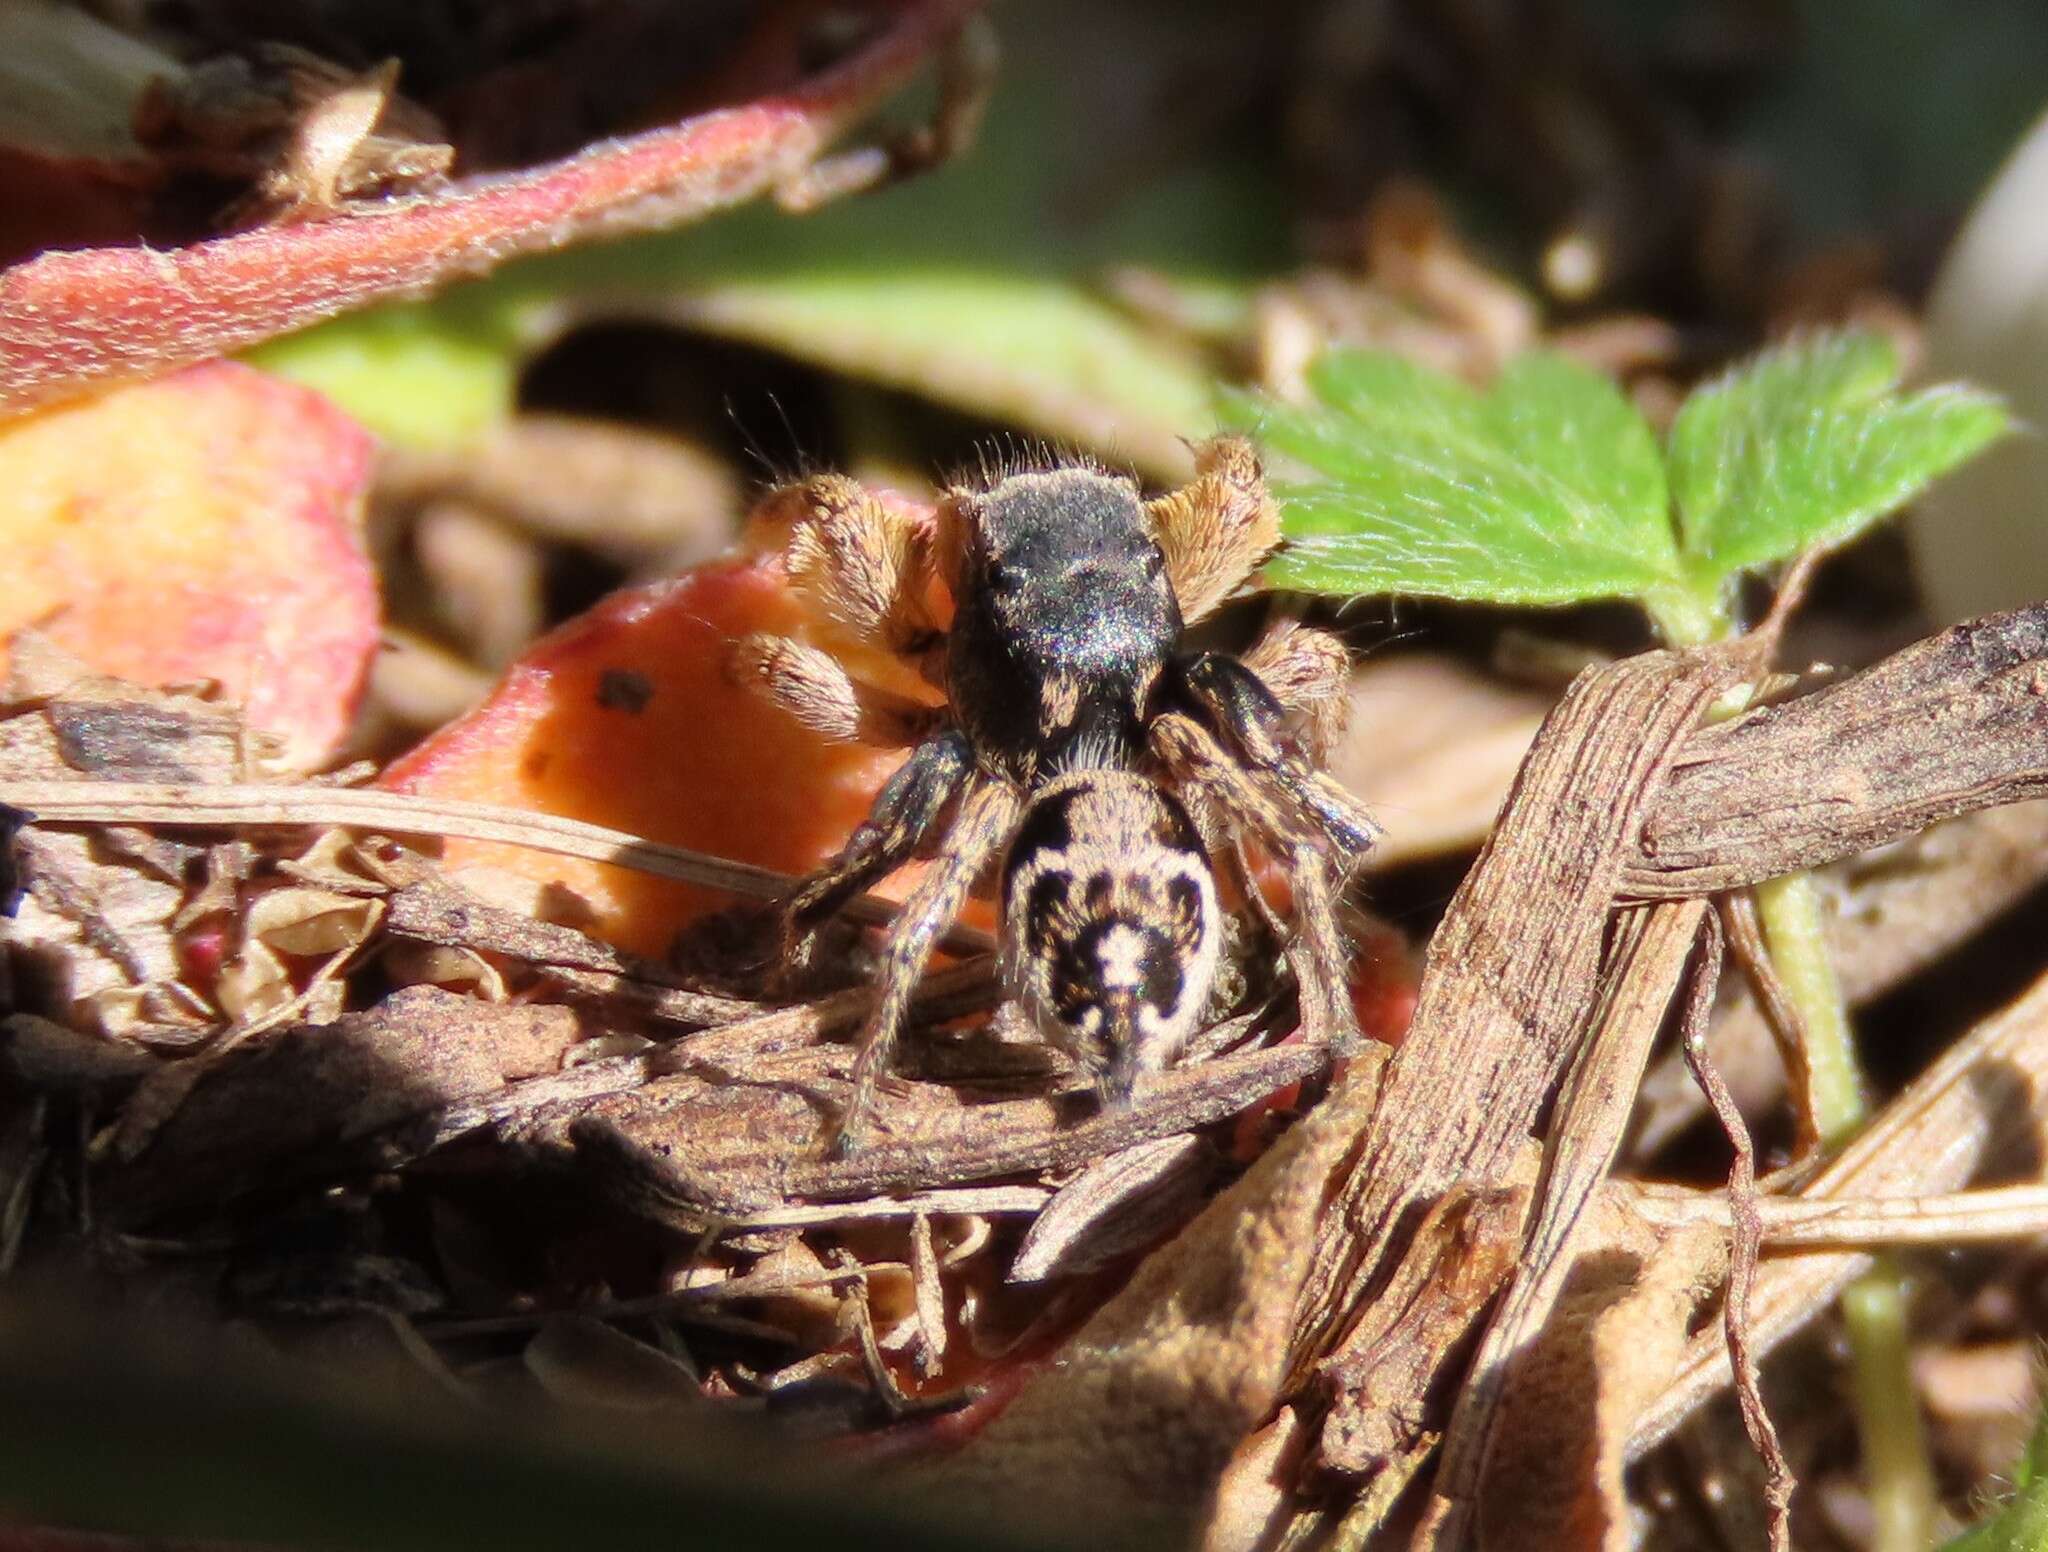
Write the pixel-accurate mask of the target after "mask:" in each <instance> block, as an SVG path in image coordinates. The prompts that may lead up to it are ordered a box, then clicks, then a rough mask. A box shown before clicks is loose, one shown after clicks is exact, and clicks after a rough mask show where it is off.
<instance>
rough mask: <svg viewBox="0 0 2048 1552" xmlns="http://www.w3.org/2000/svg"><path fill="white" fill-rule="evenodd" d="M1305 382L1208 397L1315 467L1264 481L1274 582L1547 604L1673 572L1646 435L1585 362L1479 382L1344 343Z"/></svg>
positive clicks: (1647, 590)
mask: <svg viewBox="0 0 2048 1552" xmlns="http://www.w3.org/2000/svg"><path fill="white" fill-rule="evenodd" d="M1310 386H1311V387H1312V388H1313V390H1314V391H1315V394H1316V397H1317V400H1318V403H1317V404H1316V405H1314V406H1312V407H1309V408H1295V407H1292V406H1286V405H1276V404H1273V403H1270V402H1267V401H1264V400H1259V399H1256V398H1252V397H1250V396H1247V395H1242V394H1234V395H1227V396H1226V399H1225V407H1224V413H1225V418H1226V419H1228V420H1230V421H1231V422H1232V423H1234V424H1236V425H1238V426H1240V427H1242V428H1244V429H1247V430H1250V431H1252V432H1254V433H1256V434H1257V435H1258V436H1259V437H1260V438H1261V440H1263V441H1264V442H1265V444H1266V445H1267V446H1268V447H1269V448H1271V449H1272V450H1273V451H1274V452H1276V453H1279V454H1281V455H1283V456H1284V457H1285V458H1287V459H1290V460H1292V461H1293V462H1295V463H1297V464H1300V465H1303V466H1305V467H1306V468H1307V469H1309V470H1312V471H1314V472H1315V473H1317V474H1319V475H1321V476H1322V478H1320V479H1318V480H1295V481H1288V480H1281V481H1278V482H1277V483H1276V490H1277V493H1278V495H1279V497H1280V500H1281V504H1282V507H1283V510H1284V512H1285V514H1286V524H1287V531H1288V535H1289V538H1290V539H1291V540H1292V543H1291V544H1290V545H1289V547H1288V548H1287V550H1286V551H1284V552H1283V553H1282V554H1281V556H1280V557H1279V558H1278V559H1277V560H1276V561H1275V562H1274V563H1273V565H1272V566H1271V567H1270V568H1269V573H1270V575H1271V576H1272V578H1273V580H1274V581H1275V582H1277V583H1278V584H1279V585H1281V586H1283V587H1293V588H1300V589H1303V590H1306V591H1313V592H1328V593H1343V594H1359V593H1388V592H1393V593H1420V594H1427V595H1430V596H1434V597H1440V598H1462V599H1475V600H1484V601H1488V602H1496V603H1520V604H1561V603H1571V602H1576V601H1578V600H1580V599H1587V598H1614V597H1631V596H1643V595H1648V594H1653V593H1659V592H1664V591H1668V590H1670V589H1672V588H1675V587H1677V586H1678V585H1679V584H1680V581H1681V574H1680V571H1679V564H1678V554H1677V549H1676V546H1675V544H1674V543H1673V540H1672V536H1671V528H1670V518H1669V515H1668V500H1667V497H1666V494H1665V488H1664V473H1663V467H1662V463H1661V461H1660V459H1659V457H1658V453H1657V446H1656V442H1655V440H1654V439H1653V438H1652V436H1651V434H1650V430H1649V428H1648V426H1646V425H1645V424H1644V423H1643V421H1642V418H1641V417H1640V416H1639V415H1637V414H1636V412H1635V410H1634V409H1633V408H1632V407H1631V406H1630V405H1629V403H1628V401H1627V400H1626V399H1625V398H1624V397H1623V396H1622V394H1621V392H1620V390H1619V389H1617V388H1616V387H1615V386H1614V384H1613V383H1612V382H1610V381H1609V380H1608V379H1607V378H1605V377H1603V376H1601V375H1600V374H1599V373H1597V372H1593V371H1590V370H1588V369H1586V368H1584V367H1581V366H1578V365H1576V364H1574V363H1572V362H1570V361H1567V360H1565V359H1564V358H1562V357H1557V356H1549V355H1531V356H1526V357H1523V358H1522V359H1520V360H1518V361H1517V362H1515V363H1514V364H1513V365H1512V366H1510V367H1509V369H1508V370H1507V371H1506V372H1504V373H1503V374H1502V375H1501V377H1500V379H1499V381H1498V382H1497V383H1496V384H1495V385H1494V388H1493V389H1492V391H1491V392H1489V393H1486V394H1483V395H1482V394H1479V393H1476V392H1474V391H1473V390H1472V389H1470V388H1468V387H1466V386H1465V385H1464V384H1462V383H1460V382H1457V381H1456V380H1454V379H1452V378H1449V377H1445V376H1442V375H1440V374H1438V373H1434V372H1431V371H1428V370H1427V369H1425V368H1422V367H1419V366H1417V365H1415V364H1414V363H1413V362H1410V361H1405V360H1402V359H1401V358H1399V357H1396V356H1390V355H1385V354H1377V353H1366V352H1349V351H1347V352H1337V353H1332V354H1330V355H1328V356H1326V357H1324V358H1323V359H1322V360H1321V361H1320V362H1318V363H1317V365H1316V367H1315V368H1314V369H1313V370H1312V371H1311V373H1310Z"/></svg>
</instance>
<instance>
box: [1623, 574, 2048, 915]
mask: <svg viewBox="0 0 2048 1552" xmlns="http://www.w3.org/2000/svg"><path fill="white" fill-rule="evenodd" d="M2044 794H2048V604H2035V605H2033V606H2032V607H2030V608H2026V609H2019V610H2015V611H2013V612H2012V613H2009V614H1994V615H1987V616H1986V617H1985V618H1983V619H1980V620H1972V621H1970V622H1968V623H1967V624H1963V625H1957V626H1954V627H1952V628H1950V629H1948V630H1945V631H1943V632H1942V633H1941V634H1940V635H1938V636H1931V637H1929V638H1928V639H1927V640H1925V641H1921V642H1916V643H1915V644H1914V645H1912V646H1910V647H1907V648H1905V649H1904V650H1903V651H1899V652H1895V653H1893V654H1892V655H1891V656H1890V657H1888V658H1886V659H1885V660H1884V661H1883V662H1881V663H1879V664H1877V665H1876V666H1875V667H1872V668H1868V669H1865V670H1864V671H1863V672H1862V673H1860V674H1856V675H1854V676H1853V677H1851V678H1849V679H1845V680H1843V681H1842V683H1840V684H1838V685H1834V686H1831V687H1830V688H1828V689H1824V690H1821V691H1819V692H1817V693H1816V694H1813V695H1807V696H1802V697H1800V698H1799V699H1797V700H1793V701H1787V702H1785V703H1783V704H1781V705H1776V706H1765V707H1762V708H1760V709H1759V710H1756V711H1752V712H1750V713H1749V714H1748V715H1747V716H1743V717H1739V718H1737V719H1735V720H1734V721H1732V722H1724V723H1721V724H1718V725H1716V726H1714V727H1705V728H1701V729H1700V730H1699V731H1698V732H1696V733H1694V734H1693V736H1692V737H1691V738H1690V739H1688V740H1687V741H1686V747H1685V752H1684V754H1683V755H1682V756H1681V757H1680V759H1679V761H1678V763H1677V764H1676V766H1675V767H1674V768H1673V770H1672V772H1671V776H1670V781H1669V784H1668V786H1667V787H1666V789H1665V792H1664V795H1663V797H1662V798H1661V799H1660V800H1659V801H1658V803H1657V804H1656V806H1655V808H1654V809H1653V810H1652V811H1651V813H1650V815H1649V818H1648V820H1647V822H1646V823H1645V824H1644V826H1643V830H1642V843H1641V855H1640V856H1639V857H1633V858H1631V859H1630V861H1629V865H1628V875H1627V881H1626V885H1625V887H1626V890H1627V892H1628V893H1630V894H1633V895H1636V896H1640V897H1658V898H1670V897H1672V896H1676V895H1700V894H1708V893H1712V892H1715V891H1720V890H1728V889H1739V888H1741V887H1743V886H1744V885H1746V884H1758V883H1762V882H1763V881H1764V880H1766V879H1772V878H1778V877H1781V876H1782V875H1784V874H1787V873H1797V872H1799V871H1801V870H1803V869H1809V868H1816V867H1821V866H1823V865H1825V864H1827V863H1830V862H1835V861H1838V860H1839V859H1841V858H1843V857H1846V856H1849V855H1851V854H1853V853H1855V852H1859V851H1868V850H1870V849H1871V848H1872V847H1873V846H1882V845H1884V844H1885V843H1887V842H1889V841H1895V840H1898V839H1899V838H1900V837H1901V836H1905V835H1910V834H1912V833H1913V832H1914V831H1916V830H1924V829H1926V828H1927V826H1929V825H1931V824H1934V823H1936V822H1937V821H1939V820H1943V819H1948V818H1951V817H1953V816H1954V815H1956V814H1960V813H1965V812H1967V811H1969V810H1971V809H1977V808H1990V807H1994V806H1997V805H2000V804H2005V803H2017V802H2020V801H2022V800H2023V799H2026V798H2033V797H2041V796H2043V795H2044Z"/></svg>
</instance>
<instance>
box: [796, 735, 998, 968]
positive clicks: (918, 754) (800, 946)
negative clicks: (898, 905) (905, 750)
mask: <svg viewBox="0 0 2048 1552" xmlns="http://www.w3.org/2000/svg"><path fill="white" fill-rule="evenodd" d="M973 769H974V751H973V749H972V748H970V747H969V745H968V743H967V740H966V739H965V738H964V737H963V736H961V734H960V733H959V732H957V731H956V730H954V729H952V728H945V729H941V730H940V731H939V732H936V733H934V734H932V735H931V737H929V738H927V739H926V740H925V741H924V742H923V743H921V744H919V745H918V746H917V747H916V748H915V749H913V750H912V751H911V752H910V758H909V759H907V760H905V761H904V762H903V764H902V765H901V766H899V767H898V768H897V770H896V774H895V775H893V776H891V777H890V778H889V780H888V781H887V782H886V783H884V784H883V787H882V790H881V791H880V792H879V793H878V794H876V796H875V802H874V806H873V807H872V808H871V809H869V810H868V817H867V818H866V819H864V820H862V821H861V822H860V824H859V825H858V826H856V827H855V829H854V832H853V834H852V835H850V836H848V837H847V841H846V845H845V846H843V847H841V848H840V851H839V855H838V856H836V857H834V858H833V859H832V860H831V861H829V862H827V863H826V864H825V865H824V866H823V867H822V868H820V869H819V870H818V871H817V872H815V873H813V874H812V875H811V876H810V877H809V878H807V879H805V880H804V882H803V885H802V886H801V887H800V888H799V889H798V890H797V892H796V894H795V895H794V896H793V897H792V898H791V899H790V902H789V904H788V906H787V907H786V908H785V910H784V915H783V939H784V944H783V950H784V954H785V956H786V957H787V958H788V959H789V960H790V962H791V964H792V965H794V966H801V965H803V964H805V963H807V962H808V961H809V959H810V948H811V942H812V939H813V937H814V935H815V934H816V932H817V929H818V928H819V927H820V926H821V925H822V924H823V923H824V922H826V921H827V920H829V919H830V918H831V916H832V915H833V913H834V912H836V911H837V910H839V908H840V907H841V906H843V905H845V904H846V902H847V901H849V900H851V899H852V898H853V897H854V896H855V895H858V894H861V893H862V892H864V891H865V890H867V889H868V888H869V887H870V886H871V885H873V884H875V883H877V882H879V881H880V880H882V879H884V878H886V877H888V875H889V874H891V873H893V872H895V871H896V870H897V869H898V868H900V867H901V866H903V864H904V863H905V862H907V861H909V860H910V856H911V854H912V853H913V852H914V851H916V850H917V848H918V845H919V843H920V842H922V841H923V840H924V838H925V837H926V836H927V835H929V834H930V833H931V830H932V827H933V826H934V825H935V824H937V823H938V820H939V816H940V815H941V814H943V813H944V812H945V809H946V805H947V804H948V803H950V802H952V801H953V799H954V798H956V797H958V796H959V794H960V791H961V789H962V788H963V787H965V786H966V784H967V778H968V775H969V773H971V772H972V771H973Z"/></svg>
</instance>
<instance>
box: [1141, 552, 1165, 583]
mask: <svg viewBox="0 0 2048 1552" xmlns="http://www.w3.org/2000/svg"><path fill="white" fill-rule="evenodd" d="M1165 575H1166V556H1165V554H1164V553H1163V552H1162V551H1161V550H1160V549H1159V547H1158V546H1157V545H1148V546H1147V547H1146V549H1145V580H1146V581H1147V582H1157V581H1158V580H1159V579H1160V578H1161V577H1163V576H1165Z"/></svg>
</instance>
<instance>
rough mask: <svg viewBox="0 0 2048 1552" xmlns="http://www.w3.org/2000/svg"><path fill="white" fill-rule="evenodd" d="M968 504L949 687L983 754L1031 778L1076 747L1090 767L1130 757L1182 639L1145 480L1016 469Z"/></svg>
mask: <svg viewBox="0 0 2048 1552" xmlns="http://www.w3.org/2000/svg"><path fill="white" fill-rule="evenodd" d="M959 510H960V513H961V515H962V517H963V519H964V521H965V523H966V525H967V527H968V530H969V532H968V533H967V535H966V536H965V544H964V550H963V554H962V556H961V567H962V577H961V581H962V586H961V596H960V597H959V598H958V599H957V600H956V602H957V606H958V612H957V614H956V615H955V618H954V621H953V626H952V629H951V631H950V633H949V636H948V640H947V649H946V651H947V659H946V674H947V694H948V699H949V700H950V701H951V702H952V705H953V708H954V712H955V715H956V716H958V717H959V718H960V720H961V725H962V726H963V727H964V728H965V729H966V731H967V733H968V735H969V736H970V737H971V738H972V739H973V740H974V743H975V746H976V748H977V749H978V750H979V751H980V752H981V753H982V754H983V755H984V757H986V758H987V759H988V760H989V761H990V763H992V764H994V765H996V766H997V767H999V768H1001V769H1003V770H1004V771H1005V772H1006V773H1008V774H1010V775H1011V776H1013V777H1015V778H1017V779H1020V780H1024V781H1029V780H1031V779H1032V778H1033V777H1034V775H1035V774H1036V773H1037V772H1038V771H1040V770H1043V769H1046V768H1048V767H1057V766H1059V765H1060V764H1061V763H1063V760H1064V757H1065V756H1066V754H1067V753H1068V752H1069V751H1070V750H1072V749H1074V748H1075V747H1077V746H1078V747H1082V748H1086V749H1088V750H1089V751H1090V752H1091V757H1092V760H1093V763H1098V764H1112V763H1117V762H1118V761H1120V760H1125V759H1128V758H1129V757H1130V755H1131V754H1132V753H1133V752H1134V750H1135V748H1136V745H1137V742H1138V736H1139V729H1140V726H1141V718H1142V714H1143V711H1144V702H1145V697H1146V696H1147V694H1148V693H1149V692H1150V690H1151V687H1152V683H1153V681H1154V680H1155V679H1156V678H1157V677H1158V674H1159V671H1160V667H1161V665H1162V664H1164V662H1165V661H1166V659H1167V657H1168V656H1169V655H1170V654H1171V653H1172V652H1173V651H1174V650H1175V648H1176V647H1177V646H1178V644H1179V641H1180V633H1181V617H1180V607H1179V605H1178V604H1177V603H1176V602H1175V600H1174V595H1173V588H1172V586H1171V585H1170V584H1169V583H1168V581H1167V579H1166V566H1165V559H1164V557H1163V556H1162V555H1161V553H1160V550H1159V546H1158V545H1157V544H1156V543H1154V541H1153V539H1152V536H1151V533H1150V531H1149V530H1148V528H1147V526H1146V520H1145V512H1144V507H1143V506H1142V504H1141V503H1140V502H1139V500H1138V493H1137V490H1136V488H1135V487H1134V486H1132V485H1131V483H1130V482H1129V481H1128V480H1123V479H1118V478H1115V477H1113V476H1110V475H1106V474H1098V473H1096V472H1094V471H1093V470H1089V469H1058V470H1051V471H1044V472H1039V473H1034V474H1027V475H1016V476H1013V477H1011V478H1010V479H1007V480H1005V481H1003V482H1002V483H1001V484H999V485H997V486H996V487H995V488H994V489H993V490H991V491H988V492H986V493H985V494H980V495H975V496H972V497H964V498H960V505H959Z"/></svg>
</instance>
